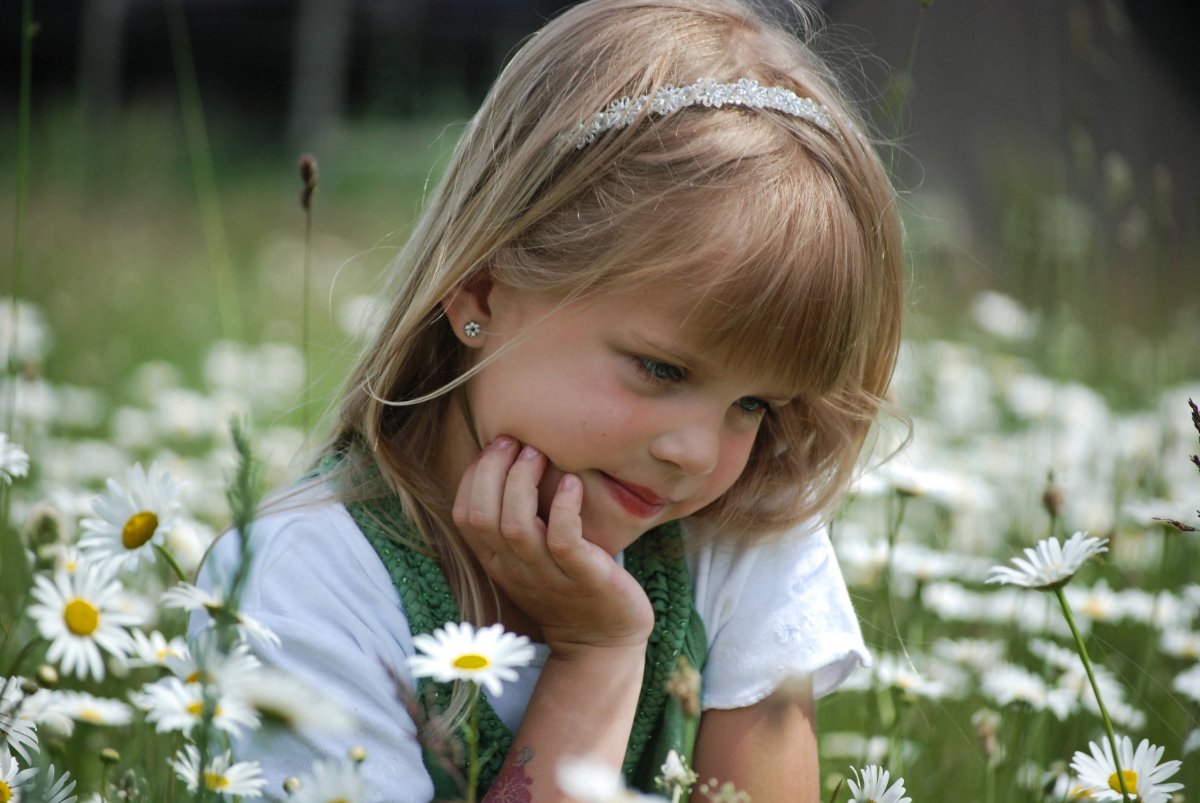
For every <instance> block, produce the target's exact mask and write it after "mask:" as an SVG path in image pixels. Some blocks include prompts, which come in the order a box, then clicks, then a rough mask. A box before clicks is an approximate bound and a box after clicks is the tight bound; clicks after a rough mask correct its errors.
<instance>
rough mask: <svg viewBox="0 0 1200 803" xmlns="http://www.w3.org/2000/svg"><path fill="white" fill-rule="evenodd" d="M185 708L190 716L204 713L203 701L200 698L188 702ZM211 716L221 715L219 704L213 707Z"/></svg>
mask: <svg viewBox="0 0 1200 803" xmlns="http://www.w3.org/2000/svg"><path fill="white" fill-rule="evenodd" d="M186 710H187V712H188V713H189V714H191V715H192V716H194V717H198V716H200V715H201V714H203V713H204V703H203V701H201V700H197V701H196V702H194V703H188V707H187V709H186ZM213 716H214V717H219V716H221V706H219V705H218V706H217V707H216V708H214V709H213Z"/></svg>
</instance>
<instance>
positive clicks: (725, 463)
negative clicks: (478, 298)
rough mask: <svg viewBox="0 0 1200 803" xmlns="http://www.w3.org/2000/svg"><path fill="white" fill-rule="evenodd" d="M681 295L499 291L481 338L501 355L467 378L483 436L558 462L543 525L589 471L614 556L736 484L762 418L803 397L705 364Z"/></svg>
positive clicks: (547, 482) (588, 516)
mask: <svg viewBox="0 0 1200 803" xmlns="http://www.w3.org/2000/svg"><path fill="white" fill-rule="evenodd" d="M670 298H671V293H670V288H666V289H665V290H664V291H663V292H660V293H648V292H644V291H643V292H637V293H624V292H622V293H609V294H604V295H601V296H599V297H597V298H593V299H590V300H586V301H577V302H573V303H569V304H567V305H565V306H564V305H562V303H561V302H559V301H557V300H555V299H552V298H548V297H545V296H542V295H539V294H535V293H531V292H528V291H518V290H513V289H511V288H505V287H501V286H495V287H492V288H491V289H490V291H489V292H488V294H487V308H486V309H487V313H486V319H485V320H486V322H484V323H483V336H482V337H479V338H477V339H476V340H475V342H473V343H471V345H475V344H476V343H478V344H479V348H480V354H479V358H480V359H482V358H486V357H487V356H489V355H491V354H493V353H495V352H496V351H501V352H502V353H500V355H499V356H498V357H497V358H496V359H495V361H494V362H492V363H490V364H489V365H487V366H486V367H485V368H484V369H483V370H482V371H480V372H479V373H478V374H477V375H476V376H475V377H474V378H473V379H472V380H471V381H470V382H469V384H468V385H467V398H468V404H469V406H470V410H471V413H472V416H473V418H474V421H475V427H476V433H475V435H476V436H478V438H479V442H480V443H482V444H484V445H486V444H488V443H490V442H491V441H493V440H494V439H496V438H497V437H499V436H501V435H508V436H510V437H512V438H515V439H516V440H517V441H519V442H520V443H522V444H529V445H532V446H534V447H535V448H537V449H538V450H539V451H541V452H542V454H544V455H545V456H546V457H547V459H548V461H549V466H548V468H547V470H546V473H545V475H544V476H543V478H542V481H541V483H540V484H539V489H538V491H539V513H540V515H541V516H542V517H543V520H545V517H546V515H547V513H548V511H549V507H550V503H551V501H552V500H553V497H554V493H555V490H556V489H557V487H558V484H559V481H560V480H561V479H562V476H563V474H564V473H571V474H575V475H577V476H578V477H579V478H580V479H581V480H582V482H583V508H582V513H581V517H582V521H583V534H584V537H586V538H587V539H588V540H590V541H592V542H593V543H595V544H597V545H599V546H600V547H602V548H603V549H605V550H606V551H607V552H609V553H610V554H616V553H617V552H619V551H621V550H623V549H625V548H626V547H627V546H629V545H630V544H631V543H633V542H634V541H635V540H636V539H637V538H638V536H640V535H641V534H642V533H644V532H646V531H647V530H649V529H651V528H652V527H654V526H656V525H659V524H662V523H664V522H668V521H671V520H674V519H679V518H682V517H684V516H687V515H689V514H692V513H695V512H696V511H697V510H700V509H701V508H703V507H704V506H706V505H708V504H709V503H710V502H713V501H714V500H715V499H717V498H718V497H719V496H721V494H723V493H725V491H727V490H728V489H729V488H730V486H732V485H733V483H734V482H735V481H736V480H737V479H738V477H739V476H741V473H742V471H743V469H744V468H745V467H746V462H747V459H748V458H749V456H750V450H751V447H752V446H753V444H754V440H755V435H756V433H757V432H758V428H759V425H760V423H761V422H762V419H763V417H764V416H766V415H770V414H771V412H770V408H771V407H775V406H779V405H782V404H785V403H787V402H788V401H789V399H790V394H788V393H786V392H784V391H783V390H781V389H779V388H772V387H770V386H769V383H764V381H763V378H762V376H761V374H760V373H759V372H757V371H754V370H749V369H745V368H740V367H728V366H724V365H720V364H716V363H715V362H713V361H711V360H708V359H706V357H705V355H704V354H702V353H699V352H698V351H697V349H696V347H695V346H694V345H693V343H692V342H691V339H690V338H689V337H688V335H687V332H686V330H685V329H684V327H683V322H684V320H685V317H686V310H680V309H674V308H672V305H671V304H670ZM463 434H464V436H466V437H470V436H469V433H463ZM459 448H460V449H466V448H468V447H467V446H466V445H465V444H459ZM469 448H470V449H473V448H474V446H473V444H472V445H471V446H470V447H469Z"/></svg>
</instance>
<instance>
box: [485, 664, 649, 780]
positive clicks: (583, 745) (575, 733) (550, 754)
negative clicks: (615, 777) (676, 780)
mask: <svg viewBox="0 0 1200 803" xmlns="http://www.w3.org/2000/svg"><path fill="white" fill-rule="evenodd" d="M645 656H646V645H645V644H644V643H643V644H640V645H632V646H620V647H590V648H581V649H576V650H574V651H572V652H571V653H569V654H564V653H551V655H550V657H549V658H548V659H547V660H546V666H545V667H544V668H543V669H542V674H541V677H540V679H539V680H538V684H537V688H535V689H534V692H533V696H532V697H531V698H530V701H529V707H528V708H526V710H525V718H524V719H523V720H522V722H521V727H520V728H519V729H518V730H517V733H516V736H515V737H514V738H513V747H512V750H511V752H510V753H509V755H508V757H507V758H506V759H505V762H504V766H503V768H502V769H501V770H500V774H499V775H498V776H497V778H496V780H495V782H494V783H493V784H492V786H491V789H490V790H489V791H488V794H487V795H486V796H485V797H484V798H483V801H484V803H499V801H520V803H558V801H567V800H569V799H570V798H568V797H567V796H566V795H565V794H563V793H562V792H561V791H560V790H559V787H558V783H557V781H556V780H555V774H556V771H557V768H558V765H559V763H560V762H561V761H562V760H563V759H565V758H571V757H586V758H588V759H591V760H593V761H595V762H597V763H601V764H604V765H607V766H610V767H612V768H613V770H614V771H616V772H619V771H620V768H621V763H622V762H623V761H624V759H625V748H626V745H627V743H628V741H629V733H630V729H631V728H632V726H633V718H634V713H635V712H636V710H637V703H638V695H639V693H640V691H641V688H642V672H643V668H644V665H645Z"/></svg>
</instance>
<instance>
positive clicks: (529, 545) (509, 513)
mask: <svg viewBox="0 0 1200 803" xmlns="http://www.w3.org/2000/svg"><path fill="white" fill-rule="evenodd" d="M545 470H546V458H545V457H544V456H543V455H542V453H541V452H539V451H538V450H537V449H535V448H533V447H532V446H530V445H529V444H526V445H525V446H524V447H522V449H521V451H520V453H519V454H518V456H517V459H516V461H515V462H514V463H513V464H512V467H511V468H510V469H509V470H508V477H507V479H506V481H505V483H504V499H503V502H502V503H501V509H500V534H501V535H502V536H503V537H504V540H505V542H506V543H507V544H508V545H509V547H510V548H512V550H513V551H514V552H515V553H516V554H517V555H518V556H519V557H521V558H522V559H525V560H532V559H534V558H536V557H541V556H542V555H544V553H545V547H544V546H543V543H544V538H545V529H546V526H545V525H544V524H542V522H541V521H540V520H539V519H538V483H539V482H541V479H542V474H543V473H545Z"/></svg>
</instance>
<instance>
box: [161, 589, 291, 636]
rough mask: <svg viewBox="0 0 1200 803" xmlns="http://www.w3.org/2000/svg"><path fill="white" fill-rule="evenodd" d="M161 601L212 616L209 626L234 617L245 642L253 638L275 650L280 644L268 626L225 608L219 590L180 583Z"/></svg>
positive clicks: (173, 606)
mask: <svg viewBox="0 0 1200 803" xmlns="http://www.w3.org/2000/svg"><path fill="white" fill-rule="evenodd" d="M160 601H161V602H162V604H163V605H164V606H166V607H168V608H183V609H184V610H185V611H204V612H205V613H207V614H208V616H209V627H211V626H212V625H213V623H214V622H215V621H216V620H217V619H218V618H222V617H232V618H233V621H234V622H235V623H236V624H237V630H238V633H239V634H240V635H241V637H242V638H243V639H246V640H250V639H251V638H253V639H256V640H258V641H260V642H262V643H264V644H270V645H272V646H275V647H278V646H279V645H280V641H279V636H277V635H275V633H274V632H273V631H272V630H271V629H270V628H269V627H267V626H266V625H264V624H262V623H261V622H259V621H258V620H256V619H252V618H251V617H249V616H247V615H245V614H244V613H242V612H241V611H236V610H233V609H232V608H228V607H226V605H225V597H224V594H223V592H222V591H221V590H220V589H219V588H217V589H213V590H212V591H205V590H204V589H203V588H200V587H199V586H194V585H192V584H191V583H180V584H178V585H176V586H174V587H172V588H169V589H167V590H166V591H164V592H163V595H162V597H161V598H160Z"/></svg>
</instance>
